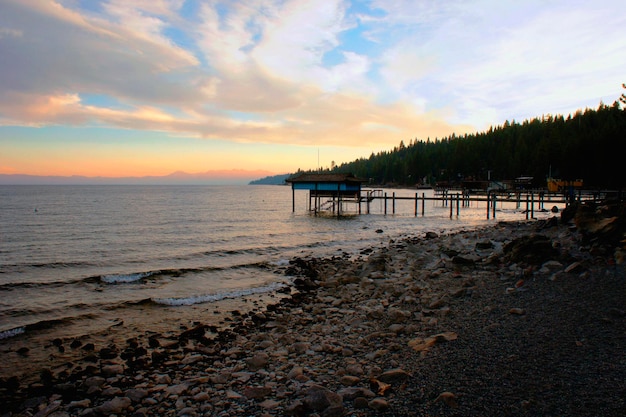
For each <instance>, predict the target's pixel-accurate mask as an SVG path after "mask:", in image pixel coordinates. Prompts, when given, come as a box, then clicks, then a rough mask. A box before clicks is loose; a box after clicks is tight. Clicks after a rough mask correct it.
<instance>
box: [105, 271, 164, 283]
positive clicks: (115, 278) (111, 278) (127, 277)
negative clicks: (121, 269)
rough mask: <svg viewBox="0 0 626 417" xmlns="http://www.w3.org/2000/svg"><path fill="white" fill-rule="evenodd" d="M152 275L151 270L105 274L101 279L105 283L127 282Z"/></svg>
mask: <svg viewBox="0 0 626 417" xmlns="http://www.w3.org/2000/svg"><path fill="white" fill-rule="evenodd" d="M150 275H152V274H151V273H149V272H140V273H137V274H120V275H104V276H102V277H100V281H102V282H104V283H105V284H127V283H130V282H137V281H139V280H141V279H143V278H145V277H149V276H150Z"/></svg>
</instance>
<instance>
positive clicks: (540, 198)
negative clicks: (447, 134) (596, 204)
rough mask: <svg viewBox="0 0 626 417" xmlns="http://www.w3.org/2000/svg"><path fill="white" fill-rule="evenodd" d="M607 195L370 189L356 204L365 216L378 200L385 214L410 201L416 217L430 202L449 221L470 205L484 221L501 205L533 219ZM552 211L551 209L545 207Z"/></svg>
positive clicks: (422, 214) (521, 191) (592, 193)
mask: <svg viewBox="0 0 626 417" xmlns="http://www.w3.org/2000/svg"><path fill="white" fill-rule="evenodd" d="M606 194H607V192H597V191H593V192H591V191H589V192H587V191H578V192H577V193H576V194H575V195H570V196H566V195H563V194H562V193H550V192H546V191H545V190H515V191H502V190H492V191H483V192H476V191H474V192H470V191H467V190H449V189H445V190H442V189H439V190H436V191H435V193H434V196H428V197H427V196H426V193H421V195H420V193H415V195H414V196H406V195H403V196H398V195H396V193H395V192H392V193H391V195H389V193H387V192H384V191H383V190H369V191H367V193H366V196H362V197H361V200H360V201H359V208H358V212H359V214H361V204H360V203H361V202H364V203H366V213H367V214H370V213H371V212H372V203H374V202H375V201H377V200H379V201H381V202H382V208H381V211H382V213H383V214H385V215H387V214H389V213H391V214H396V202H398V201H407V200H408V201H413V202H414V210H413V214H414V215H415V216H418V215H421V216H424V215H425V213H426V202H427V201H430V202H433V204H434V205H437V206H440V207H449V209H450V218H453V217H454V216H455V214H456V216H457V217H458V216H460V215H461V209H462V208H464V207H470V206H471V205H472V203H475V205H476V206H479V205H484V207H485V214H486V218H487V219H490V218H493V219H495V218H496V208H498V207H501V206H502V205H503V204H505V203H506V204H509V205H510V204H512V203H513V204H515V208H516V209H524V213H525V215H526V219H533V218H534V216H535V210H537V211H545V210H546V206H547V205H550V206H554V205H568V204H570V203H572V202H574V201H579V202H580V201H588V200H600V199H603V198H606ZM548 209H551V207H548Z"/></svg>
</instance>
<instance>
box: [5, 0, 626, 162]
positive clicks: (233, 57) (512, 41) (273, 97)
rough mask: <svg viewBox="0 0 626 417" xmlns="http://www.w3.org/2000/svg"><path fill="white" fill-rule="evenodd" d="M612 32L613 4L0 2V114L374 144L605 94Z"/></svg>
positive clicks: (615, 60)
mask: <svg viewBox="0 0 626 417" xmlns="http://www.w3.org/2000/svg"><path fill="white" fill-rule="evenodd" d="M624 27H626V14H624V13H623V11H622V4H621V2H620V1H618V0H614V1H613V0H609V1H604V2H601V3H594V4H591V3H589V2H583V1H579V0H576V1H567V2H565V1H551V2H545V1H540V0H531V1H529V2H502V1H495V0H475V1H470V2H468V1H460V0H451V1H446V2H438V1H419V2H416V1H412V0H405V1H401V0H398V1H388V0H384V1H383V0H370V1H348V0H324V1H319V0H280V1H279V0H253V1H243V0H241V1H218V0H206V1H202V0H193V1H184V0H134V1H130V0H109V1H104V0H103V1H93V2H79V1H76V0H57V1H53V0H3V1H2V3H1V4H0V56H2V63H1V64H0V126H2V125H4V126H9V125H10V126H33V127H35V126H36V127H39V128H42V127H45V126H69V127H72V126H74V127H76V126H82V127H85V126H96V127H110V128H123V129H128V130H131V131H132V130H137V131H155V132H165V133H168V134H170V135H171V136H172V138H174V140H175V138H177V137H180V136H186V137H191V138H199V139H201V140H220V141H227V142H228V141H231V142H240V143H266V144H281V145H292V146H337V145H341V146H345V147H354V148H359V149H365V148H366V149H368V150H376V149H387V148H389V147H390V146H394V145H396V144H397V143H398V142H399V141H400V140H408V139H413V138H420V139H425V138H426V137H431V138H432V137H441V136H446V135H448V134H451V133H453V132H456V133H463V132H468V131H474V130H480V129H483V128H485V127H487V126H488V125H490V124H498V123H502V122H503V121H504V120H505V119H509V120H510V119H518V120H519V119H522V118H528V117H533V116H538V115H541V114H544V113H555V112H572V111H575V110H576V109H578V108H580V107H584V106H596V105H597V104H598V103H599V101H600V100H605V101H610V100H613V99H616V98H617V97H618V96H619V93H620V92H621V91H620V87H621V83H622V82H624V80H623V68H625V67H626V53H625V51H626V34H624V30H623V28H624ZM0 129H2V128H1V127H0ZM0 135H2V131H1V130H0Z"/></svg>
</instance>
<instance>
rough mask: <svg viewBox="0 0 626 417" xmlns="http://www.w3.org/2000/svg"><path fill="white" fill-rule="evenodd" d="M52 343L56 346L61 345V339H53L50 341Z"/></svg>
mask: <svg viewBox="0 0 626 417" xmlns="http://www.w3.org/2000/svg"><path fill="white" fill-rule="evenodd" d="M52 344H53V345H54V346H56V347H59V346H62V345H63V340H61V339H59V338H58V337H57V338H56V339H54V340H53V341H52Z"/></svg>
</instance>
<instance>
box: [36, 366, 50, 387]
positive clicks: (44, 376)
mask: <svg viewBox="0 0 626 417" xmlns="http://www.w3.org/2000/svg"><path fill="white" fill-rule="evenodd" d="M39 378H40V379H41V383H42V384H44V385H46V386H48V385H51V384H52V380H53V379H54V377H53V376H52V371H51V370H50V369H42V370H41V372H40V373H39Z"/></svg>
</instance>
